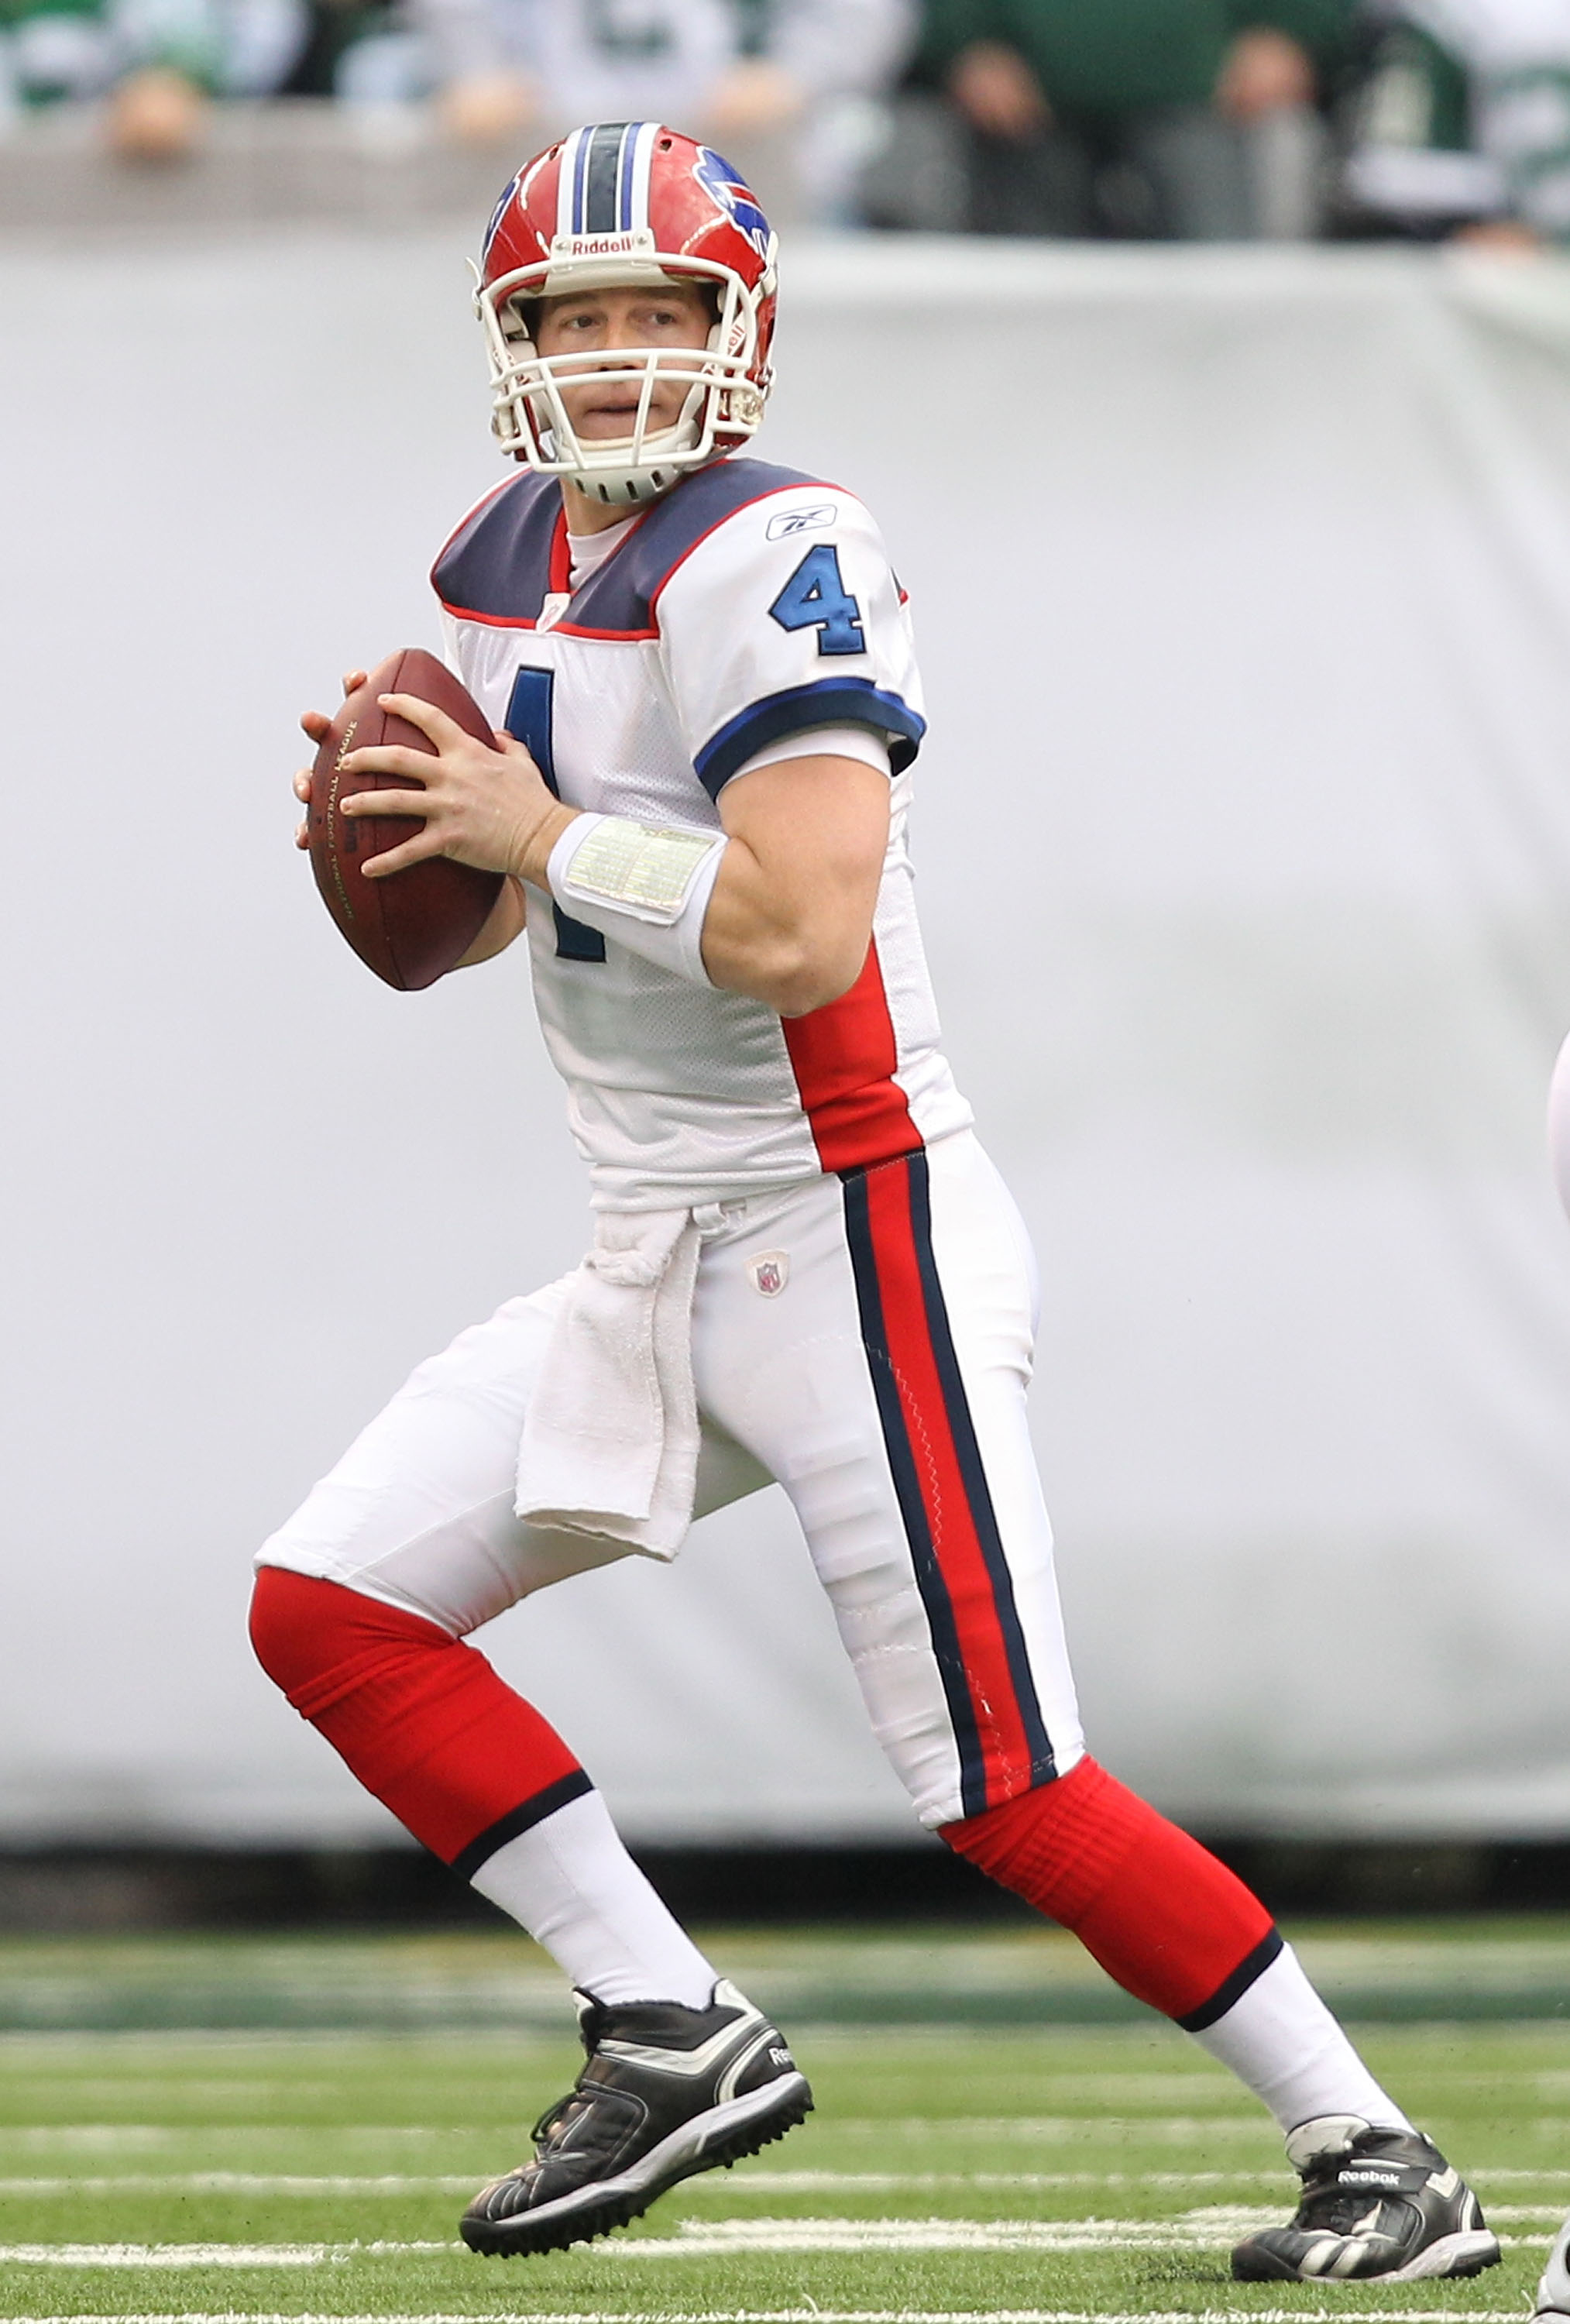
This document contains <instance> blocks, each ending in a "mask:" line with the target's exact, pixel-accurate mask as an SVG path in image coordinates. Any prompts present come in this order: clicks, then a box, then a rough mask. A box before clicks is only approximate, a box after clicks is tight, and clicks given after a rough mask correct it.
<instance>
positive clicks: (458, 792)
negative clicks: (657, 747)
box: [343, 695, 888, 1017]
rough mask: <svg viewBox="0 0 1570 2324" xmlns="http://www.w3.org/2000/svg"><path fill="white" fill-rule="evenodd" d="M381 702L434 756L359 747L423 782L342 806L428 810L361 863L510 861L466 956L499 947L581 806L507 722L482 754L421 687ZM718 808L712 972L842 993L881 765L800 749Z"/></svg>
mask: <svg viewBox="0 0 1570 2324" xmlns="http://www.w3.org/2000/svg"><path fill="white" fill-rule="evenodd" d="M384 701H385V705H386V706H387V707H388V708H390V709H395V710H397V711H398V712H399V715H401V716H403V717H406V718H408V719H409V720H410V722H411V723H412V724H415V725H417V726H418V727H419V728H420V729H421V731H422V733H426V734H428V735H429V737H430V739H431V741H432V742H433V743H435V744H436V757H435V758H430V757H427V756H426V755H425V754H423V753H421V752H414V751H409V750H403V749H399V747H397V746H396V745H394V746H389V747H384V748H381V749H377V750H369V751H356V752H351V754H350V756H349V758H348V759H347V760H346V761H345V762H344V763H345V765H347V766H352V767H353V768H355V769H356V770H360V769H363V770H364V771H366V772H368V773H369V772H376V773H381V774H390V775H403V776H407V777H409V778H410V779H411V780H413V781H416V782H418V784H420V786H421V788H418V789H414V790H408V791H401V790H386V791H364V792H362V793H360V794H359V796H358V797H357V798H353V799H349V800H346V801H345V802H344V809H343V812H344V814H345V815H346V816H356V817H358V816H386V815H390V816H418V817H419V818H420V819H421V820H422V821H423V823H424V826H425V827H424V829H423V831H422V832H420V833H419V834H418V835H416V836H415V837H414V838H412V839H409V840H407V841H405V842H404V844H402V845H401V846H399V847H393V848H389V849H388V850H387V852H386V853H385V854H382V855H379V856H377V857H376V859H375V861H374V862H373V863H370V864H367V866H366V873H365V876H366V877H367V878H368V879H378V880H380V879H386V878H388V877H390V876H391V875H393V874H396V873H397V872H398V871H401V870H402V869H403V868H404V867H405V866H406V865H408V864H410V863H418V862H420V861H421V859H422V858H423V857H425V856H427V855H451V856H453V857H454V858H455V859H456V861H457V862H461V863H470V864H473V866H474V867H475V868H476V869H477V870H479V871H505V872H508V873H510V875H511V878H510V881H509V885H508V887H507V888H504V889H503V890H502V892H501V896H500V899H498V903H497V906H496V909H495V911H494V912H493V913H492V915H491V920H490V921H489V922H488V923H487V925H486V927H485V929H484V930H483V931H482V936H481V937H480V939H479V941H478V943H477V944H476V945H475V946H474V947H473V949H472V951H471V953H470V954H468V955H466V958H468V959H469V960H471V961H477V960H483V959H489V958H491V957H492V956H493V955H494V954H496V953H498V952H500V951H501V950H503V949H504V947H505V945H507V944H510V942H511V941H512V939H513V937H514V936H517V935H518V934H519V931H520V929H521V927H522V926H523V914H522V910H521V900H522V899H521V898H520V897H519V892H518V889H517V886H516V884H515V883H516V882H517V881H528V882H529V884H530V885H531V886H533V887H536V888H539V889H541V890H546V889H548V885H549V881H548V875H547V870H546V867H547V865H548V863H549V861H550V854H551V850H552V849H553V848H554V847H555V844H556V841H557V840H558V839H559V838H560V837H561V835H562V834H563V832H564V831H565V829H566V828H567V826H568V825H569V824H571V823H573V822H574V821H575V820H576V816H577V810H576V809H575V808H573V807H564V806H563V805H562V804H561V802H560V801H559V800H558V799H556V798H554V797H553V796H552V794H551V793H550V791H549V790H547V789H546V785H545V782H544V780H543V779H542V777H541V775H540V773H539V770H538V769H537V767H536V765H535V763H534V761H533V760H532V759H531V758H530V756H529V754H528V752H527V751H526V750H525V748H524V747H523V745H522V743H521V742H517V741H515V740H514V739H513V738H512V737H511V736H510V735H506V734H500V733H499V734H498V736H497V748H496V749H495V750H493V751H488V750H486V748H485V747H484V745H483V744H482V743H480V742H475V741H474V740H473V737H472V736H470V735H468V734H465V733H464V731H463V729H462V728H461V727H459V726H456V725H454V723H453V721H452V720H451V719H450V718H448V717H446V716H445V715H444V713H443V712H441V711H439V710H437V709H436V708H434V707H433V706H432V705H431V704H429V703H427V702H421V701H420V700H419V699H418V696H414V695H389V696H385V697H384ZM720 816H721V823H722V825H724V828H725V832H726V835H727V837H728V839H729V840H730V843H731V844H730V845H729V846H728V847H727V848H726V850H725V853H724V856H723V858H722V860H721V867H720V873H719V877H718V879H717V880H716V881H715V883H714V891H713V894H712V897H711V899H710V902H709V908H708V911H707V913H706V915H705V918H704V922H703V965H704V967H705V968H706V970H707V971H708V973H709V975H710V976H711V977H712V980H713V982H715V983H716V984H718V985H721V986H722V987H724V988H725V989H726V990H727V991H734V992H744V993H746V994H747V995H748V998H749V999H751V1000H754V1001H763V1002H764V1003H765V1004H766V1005H767V1007H768V1008H770V1009H775V1010H778V1011H779V1013H780V1015H781V1016H782V1017H799V1016H803V1015H805V1014H806V1013H807V1011H808V1010H813V1009H820V1008H822V1007H823V1006H824V1005H825V1003H826V1002H828V1001H837V1000H838V999H839V997H840V994H841V993H842V992H845V991H849V988H850V986H851V985H852V984H854V983H855V982H856V979H857V977H858V975H859V973H860V971H861V964H862V963H863V961H864V960H865V959H866V957H867V946H868V941H869V940H870V937H871V934H872V914H873V908H874V906H875V904H876V902H877V883H878V879H879V876H880V874H881V872H882V870H883V859H884V853H885V850H886V846H887V844H888V779H887V777H886V775H883V774H880V773H879V772H878V771H877V770H876V769H874V768H871V767H866V766H861V765H859V764H858V763H857V762H856V761H853V760H849V759H839V758H828V757H822V758H802V759H792V760H788V761H785V764H784V765H782V766H778V767H764V768H759V769H757V770H755V771H754V772H753V773H751V774H749V775H744V776H740V777H739V778H738V779H737V780H736V781H735V782H733V783H730V784H728V785H727V787H726V788H725V790H724V791H723V792H722V793H721V799H720Z"/></svg>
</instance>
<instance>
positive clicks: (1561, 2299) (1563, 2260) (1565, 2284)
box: [1538, 2219, 1570, 2316]
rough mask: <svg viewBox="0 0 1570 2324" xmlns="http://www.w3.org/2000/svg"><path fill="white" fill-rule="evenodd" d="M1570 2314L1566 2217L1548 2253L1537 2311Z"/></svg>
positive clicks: (1569, 2250)
mask: <svg viewBox="0 0 1570 2324" xmlns="http://www.w3.org/2000/svg"><path fill="white" fill-rule="evenodd" d="M1550 2310H1551V2311H1552V2312H1553V2313H1554V2314H1556V2315H1561V2316H1570V2219H1566V2220H1565V2224H1564V2226H1563V2227H1561V2228H1560V2230H1559V2233H1558V2236H1557V2237H1556V2240H1555V2244H1554V2248H1553V2250H1552V2251H1551V2252H1550V2253H1549V2254H1548V2264H1547V2267H1546V2268H1545V2269H1544V2270H1543V2281H1542V2282H1541V2283H1539V2284H1538V2315H1539V2316H1541V2315H1543V2314H1544V2313H1545V2312H1547V2311H1550Z"/></svg>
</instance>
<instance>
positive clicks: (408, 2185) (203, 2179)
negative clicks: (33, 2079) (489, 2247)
mask: <svg viewBox="0 0 1570 2324" xmlns="http://www.w3.org/2000/svg"><path fill="white" fill-rule="evenodd" d="M484 2176H485V2173H484V2171H483V2170H482V2168H481V2167H480V2166H479V2165H478V2164H476V2166H475V2168H474V2169H473V2171H467V2172H464V2173H463V2174H462V2175H461V2176H460V2175H454V2176H452V2177H445V2176H442V2177H437V2176H433V2175H431V2174H428V2173H422V2174H421V2175H420V2176H419V2177H411V2176H410V2175H409V2173H407V2172H385V2173H383V2174H382V2175H381V2177H379V2178H370V2179H366V2178H358V2179H352V2178H344V2177H332V2178H309V2177H307V2176H306V2175H304V2174H303V2173H302V2172H298V2171H296V2172H268V2171H117V2172H100V2173H97V2174H96V2175H94V2176H93V2177H90V2178H89V2177H87V2176H85V2175H83V2176H77V2175H74V2174H73V2176H72V2177H70V2178H69V2179H64V2178H56V2179H0V2197H4V2196H7V2195H15V2196H32V2197H36V2196H40V2195H160V2194H168V2195H465V2194H469V2195H472V2194H473V2191H474V2190H475V2188H476V2187H478V2186H479V2185H480V2183H481V2181H482V2180H483V2178H484Z"/></svg>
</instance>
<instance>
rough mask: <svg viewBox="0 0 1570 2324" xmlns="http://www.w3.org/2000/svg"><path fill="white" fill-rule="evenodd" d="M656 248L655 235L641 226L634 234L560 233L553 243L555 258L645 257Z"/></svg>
mask: <svg viewBox="0 0 1570 2324" xmlns="http://www.w3.org/2000/svg"><path fill="white" fill-rule="evenodd" d="M653 248H654V236H653V235H652V234H650V233H648V232H647V229H645V228H640V229H639V230H638V232H636V233H633V234H558V235H555V237H554V238H553V240H552V243H551V256H552V257H553V258H644V257H647V255H648V254H649V253H650V252H651V251H652V250H653Z"/></svg>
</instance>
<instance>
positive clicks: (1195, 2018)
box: [1176, 1929, 1286, 2033]
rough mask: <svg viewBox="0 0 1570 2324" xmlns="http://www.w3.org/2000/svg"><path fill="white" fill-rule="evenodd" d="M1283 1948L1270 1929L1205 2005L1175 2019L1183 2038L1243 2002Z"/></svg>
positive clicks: (1277, 1934)
mask: <svg viewBox="0 0 1570 2324" xmlns="http://www.w3.org/2000/svg"><path fill="white" fill-rule="evenodd" d="M1285 1946H1286V1939H1285V1938H1284V1937H1283V1936H1282V1934H1281V1931H1280V1930H1279V1929H1272V1931H1271V1932H1270V1934H1269V1935H1268V1936H1265V1937H1262V1938H1261V1939H1260V1941H1259V1942H1258V1944H1257V1945H1255V1947H1254V1949H1253V1951H1252V1952H1251V1953H1245V1954H1244V1957H1243V1959H1242V1960H1240V1961H1239V1962H1238V1964H1237V1967H1236V1968H1235V1969H1234V1970H1233V1972H1232V1975H1231V1976H1230V1977H1227V1978H1223V1979H1222V1981H1221V1983H1220V1984H1219V1985H1218V1986H1217V1988H1216V1990H1215V1992H1214V1993H1213V1994H1212V1995H1211V1997H1210V1998H1209V2000H1208V2001H1203V2002H1201V2003H1200V2005H1199V2006H1198V2009H1190V2010H1189V2014H1188V2015H1187V2016H1186V2017H1180V2018H1178V2019H1177V2020H1176V2023H1177V2024H1180V2026H1181V2027H1182V2029H1183V2031H1184V2033H1203V2032H1204V2031H1205V2028H1206V2027H1207V2025H1214V2024H1216V2022H1217V2019H1218V2018H1222V2017H1225V2016H1226V2013H1227V2011H1228V2010H1229V2009H1231V2008H1232V2007H1233V2006H1234V2005H1235V2003H1237V2002H1239V2001H1241V2000H1242V1999H1243V1997H1244V1994H1245V1993H1246V1992H1247V1991H1248V1988H1249V1987H1250V1986H1251V1985H1253V1984H1254V1983H1255V1981H1256V1980H1257V1979H1258V1978H1262V1976H1263V1975H1264V1973H1265V1971H1266V1969H1269V1967H1270V1965H1271V1963H1272V1961H1273V1960H1275V1958H1276V1956H1277V1954H1278V1953H1280V1952H1281V1951H1283V1950H1284V1949H1285Z"/></svg>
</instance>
